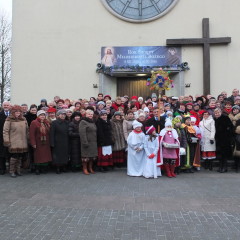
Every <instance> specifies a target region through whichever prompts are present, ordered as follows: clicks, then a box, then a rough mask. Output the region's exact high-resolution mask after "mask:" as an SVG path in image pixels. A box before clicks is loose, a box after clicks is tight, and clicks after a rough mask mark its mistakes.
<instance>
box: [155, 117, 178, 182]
mask: <svg viewBox="0 0 240 240" xmlns="http://www.w3.org/2000/svg"><path fill="white" fill-rule="evenodd" d="M159 138H160V157H161V158H163V164H164V167H165V171H166V174H167V176H168V177H169V178H172V177H176V174H175V173H174V171H175V167H176V166H179V149H180V143H179V140H178V134H177V131H176V130H175V129H173V128H172V122H171V121H170V120H169V119H167V120H166V123H165V128H164V129H162V130H161V132H160V135H159Z"/></svg>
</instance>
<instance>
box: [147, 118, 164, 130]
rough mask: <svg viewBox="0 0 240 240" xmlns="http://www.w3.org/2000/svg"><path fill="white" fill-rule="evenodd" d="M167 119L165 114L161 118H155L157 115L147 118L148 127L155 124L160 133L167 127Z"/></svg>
mask: <svg viewBox="0 0 240 240" xmlns="http://www.w3.org/2000/svg"><path fill="white" fill-rule="evenodd" d="M165 120H166V117H165V116H161V117H160V120H155V117H152V118H150V119H148V120H147V122H146V127H150V126H152V125H153V126H154V127H155V129H156V132H157V133H160V131H161V130H162V129H163V128H164V127H165ZM158 126H160V130H159V129H158Z"/></svg>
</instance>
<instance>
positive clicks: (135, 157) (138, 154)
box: [127, 120, 145, 177]
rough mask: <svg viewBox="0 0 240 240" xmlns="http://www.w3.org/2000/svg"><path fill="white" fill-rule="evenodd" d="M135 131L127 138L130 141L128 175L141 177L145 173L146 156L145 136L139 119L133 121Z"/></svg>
mask: <svg viewBox="0 0 240 240" xmlns="http://www.w3.org/2000/svg"><path fill="white" fill-rule="evenodd" d="M133 129H134V130H133V131H132V132H131V133H130V134H129V136H128V138H127V143H128V159H127V175H128V176H133V177H139V176H142V174H143V167H144V162H143V157H144V148H143V145H144V138H145V134H144V133H143V132H142V124H141V123H140V122H138V121H137V120H134V122H133Z"/></svg>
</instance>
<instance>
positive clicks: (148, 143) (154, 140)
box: [143, 126, 162, 178]
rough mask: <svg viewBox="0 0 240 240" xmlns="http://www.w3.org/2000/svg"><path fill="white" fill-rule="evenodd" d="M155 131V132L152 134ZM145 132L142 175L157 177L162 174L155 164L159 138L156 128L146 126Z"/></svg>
mask: <svg viewBox="0 0 240 240" xmlns="http://www.w3.org/2000/svg"><path fill="white" fill-rule="evenodd" d="M154 131H155V134H153V133H154ZM146 134H147V136H145V139H144V150H145V155H144V162H145V164H144V168H143V176H144V177H145V178H157V177H160V176H162V174H161V169H160V167H159V166H157V154H158V150H159V139H158V136H157V135H156V129H155V128H154V127H153V126H151V127H146Z"/></svg>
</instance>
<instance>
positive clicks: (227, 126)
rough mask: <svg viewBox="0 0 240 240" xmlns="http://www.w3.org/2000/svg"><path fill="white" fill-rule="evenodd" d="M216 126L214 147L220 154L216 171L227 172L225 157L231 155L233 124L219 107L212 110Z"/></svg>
mask: <svg viewBox="0 0 240 240" xmlns="http://www.w3.org/2000/svg"><path fill="white" fill-rule="evenodd" d="M214 115H215V127H216V134H215V140H216V148H217V151H218V152H219V154H220V158H219V170H218V172H220V173H224V172H227V158H228V157H231V155H232V146H231V144H232V141H233V124H232V122H231V120H230V118H229V117H228V116H225V115H224V114H222V110H221V109H220V108H216V109H215V110H214Z"/></svg>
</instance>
